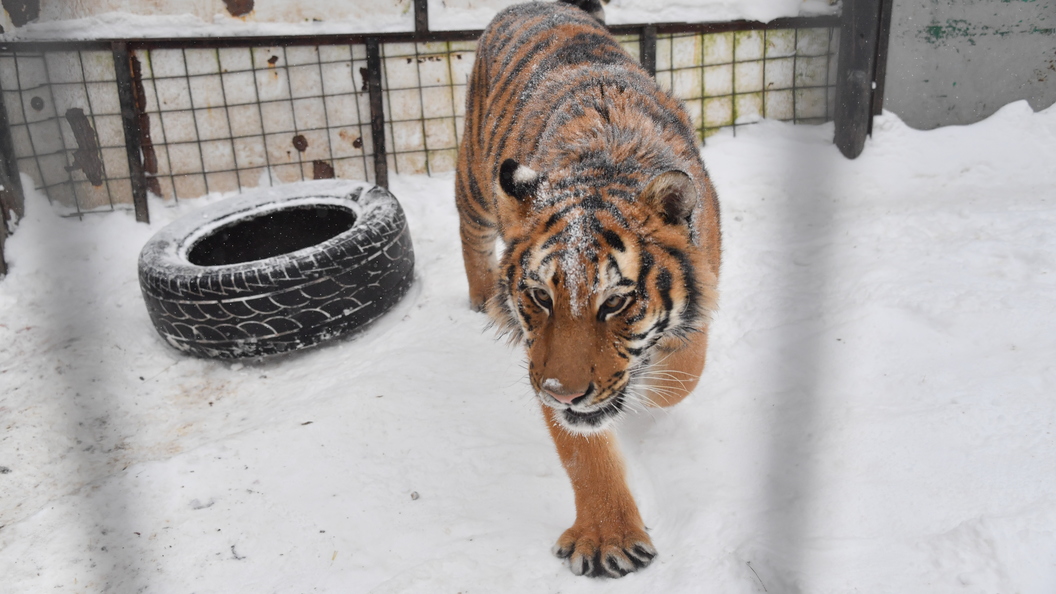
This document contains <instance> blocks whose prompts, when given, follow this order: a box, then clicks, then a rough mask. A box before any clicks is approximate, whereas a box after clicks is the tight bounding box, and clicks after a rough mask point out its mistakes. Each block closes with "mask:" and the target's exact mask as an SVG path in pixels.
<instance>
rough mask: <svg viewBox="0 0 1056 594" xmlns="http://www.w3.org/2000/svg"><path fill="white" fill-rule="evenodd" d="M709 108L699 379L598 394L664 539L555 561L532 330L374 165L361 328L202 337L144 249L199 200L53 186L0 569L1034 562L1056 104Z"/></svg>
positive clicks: (346, 574) (12, 417)
mask: <svg viewBox="0 0 1056 594" xmlns="http://www.w3.org/2000/svg"><path fill="white" fill-rule="evenodd" d="M831 136H832V126H831V125H826V126H820V127H810V126H792V125H789V124H783V123H776V122H763V123H761V124H757V125H753V126H747V127H742V128H738V130H737V136H736V138H734V137H733V136H732V135H731V134H720V135H717V136H714V137H711V138H709V139H708V146H707V147H706V148H705V149H704V158H705V162H706V163H707V164H708V167H709V170H710V172H711V173H712V175H713V177H714V181H715V183H716V186H717V188H718V190H719V193H720V197H721V199H722V203H723V209H724V210H723V215H724V224H725V233H724V236H725V254H724V258H725V260H724V265H723V277H722V279H721V286H720V288H721V303H720V310H719V311H718V313H717V314H716V317H715V323H714V327H713V334H712V340H711V357H710V361H709V364H708V368H707V369H706V371H705V375H704V377H703V379H702V381H701V384H700V387H699V388H698V389H697V390H696V392H695V393H694V394H693V395H691V397H690V398H688V399H687V400H686V401H685V402H683V403H681V404H679V405H678V406H677V407H675V408H673V409H671V410H660V411H653V412H650V413H649V414H642V415H639V416H631V417H628V418H626V419H624V420H623V421H622V422H621V424H620V429H619V430H620V432H621V439H622V442H623V444H624V450H625V455H626V458H627V463H628V468H629V471H630V474H631V485H632V489H633V491H634V493H635V496H636V498H637V500H638V501H639V504H640V506H641V509H642V513H643V517H644V518H645V521H646V523H647V525H648V526H649V528H650V534H651V536H652V538H653V540H654V543H655V544H656V546H657V549H658V550H659V551H660V556H659V557H658V558H657V560H656V561H655V562H654V563H653V564H652V565H651V566H650V567H649V568H647V569H646V570H644V571H643V572H641V573H640V574H635V575H630V576H627V577H625V578H623V579H621V580H618V581H613V580H605V581H601V582H599V581H596V580H589V579H586V578H580V577H576V576H573V575H572V574H571V572H569V570H568V568H567V567H565V566H564V565H563V564H562V562H561V561H559V560H558V559H556V558H554V557H553V556H552V555H551V554H550V546H551V545H552V544H553V542H554V540H556V538H557V537H558V536H559V535H560V534H561V532H562V531H563V530H564V529H565V528H567V527H568V525H570V524H571V522H572V520H573V515H574V511H573V502H572V492H571V488H570V486H569V484H568V480H567V478H566V477H565V476H564V473H563V471H562V469H561V467H560V464H559V462H558V459H557V456H556V455H555V452H554V450H553V446H552V445H551V443H550V439H549V437H548V435H547V431H546V429H545V427H544V424H543V422H542V417H541V414H540V412H539V408H538V405H537V403H536V401H535V398H534V396H533V395H532V394H531V389H530V387H529V385H528V383H527V380H526V378H525V372H524V368H523V362H522V354H521V351H520V350H519V349H518V348H510V347H507V346H506V345H505V344H504V343H502V342H500V341H497V340H495V338H494V337H493V334H492V332H490V331H485V329H484V328H485V325H486V320H485V318H484V317H483V316H482V315H481V314H478V313H474V312H472V311H470V309H469V307H468V299H467V293H466V284H465V280H464V273H463V270H462V262H461V256H460V251H459V240H458V231H457V216H456V213H455V209H454V204H453V197H452V194H453V189H452V186H453V180H452V179H451V178H450V177H441V178H434V179H429V178H424V177H405V176H395V177H394V179H393V181H392V189H393V192H394V194H395V195H396V196H397V197H399V198H400V200H401V202H402V204H403V206H404V208H405V210H406V213H407V216H408V221H409V224H410V225H411V231H412V234H413V237H414V242H415V250H416V254H417V277H418V278H417V280H416V285H415V287H414V288H413V289H412V291H411V294H409V295H408V296H407V298H406V299H405V300H404V301H403V302H402V303H401V304H400V305H399V306H398V307H397V308H396V310H394V311H393V312H391V313H390V314H389V315H387V316H386V317H384V318H383V319H382V320H381V321H380V322H379V323H377V324H376V325H374V326H373V327H371V328H370V329H369V330H367V331H366V332H365V333H363V334H361V335H360V336H358V337H356V338H354V339H350V340H340V341H337V342H334V343H330V344H328V345H326V346H323V347H320V348H316V349H312V350H308V351H302V352H298V353H295V354H292V355H287V356H282V357H278V358H275V359H269V360H264V361H248V362H243V363H237V364H231V363H223V362H218V361H211V360H199V359H193V358H188V357H185V356H183V355H181V354H180V353H179V352H177V351H175V350H174V349H172V348H170V347H168V346H166V344H165V343H164V342H163V340H162V339H161V338H160V337H159V336H158V335H157V334H156V333H155V332H154V330H153V328H152V327H151V325H150V322H149V320H148V318H147V313H146V310H145V308H144V306H143V303H142V300H141V297H140V294H139V287H138V284H137V278H136V258H137V255H138V253H139V250H140V248H141V247H142V245H143V244H144V242H146V240H147V239H148V238H149V237H150V235H151V234H152V233H154V232H155V231H157V230H158V229H159V228H160V227H161V226H163V225H164V224H166V223H167V222H168V221H171V220H174V219H175V218H176V217H178V216H180V215H182V214H185V213H187V212H191V211H193V210H194V209H198V208H200V207H201V206H202V205H204V204H206V203H210V202H213V201H215V200H217V199H218V198H219V197H218V196H210V197H207V198H203V199H201V200H197V201H183V202H181V203H180V204H179V206H177V207H172V206H170V205H165V204H162V203H161V202H157V201H155V202H153V203H152V204H151V215H152V219H153V223H152V224H151V225H149V226H148V225H143V224H137V223H135V222H134V221H133V217H132V216H131V213H126V212H117V213H108V214H92V215H88V216H85V218H84V220H80V221H79V220H76V219H70V218H60V217H58V216H57V215H56V214H54V212H53V211H52V210H51V209H50V208H49V207H48V206H47V205H46V201H45V199H44V198H43V197H42V196H40V195H37V194H33V195H30V196H29V197H28V199H27V213H26V217H25V218H24V219H23V220H22V221H21V222H20V224H19V227H18V229H17V230H16V232H15V233H14V235H13V236H12V237H11V238H10V239H9V242H8V243H7V246H6V248H7V250H8V258H9V261H10V264H11V272H10V274H9V275H8V276H7V277H6V278H5V279H3V280H2V281H0V345H2V346H0V394H2V397H0V422H2V427H3V430H2V432H0V467H2V468H0V526H2V527H0V567H3V568H4V569H3V575H4V579H3V580H2V581H0V592H44V591H52V590H54V589H58V588H61V589H62V591H64V592H101V591H104V590H107V589H108V588H109V589H110V590H111V591H117V592H126V591H138V590H140V589H141V588H143V589H144V591H149V592H189V591H196V592H224V593H226V592H458V591H461V592H499V591H502V592H539V591H547V592H556V591H561V592H596V591H600V590H602V589H604V590H605V591H607V592H644V591H649V592H716V593H723V594H737V593H755V592H764V591H765V592H771V593H773V592H796V591H802V592H854V591H859V592H898V593H928V594H932V593H946V592H950V593H952V592H958V593H960V592H987V593H989V592H1020V593H1023V594H1027V593H1039V594H1041V593H1051V592H1053V591H1056V495H1054V494H1056V473H1054V472H1052V470H1053V468H1056V448H1053V436H1052V432H1053V430H1054V421H1056V399H1054V398H1053V397H1052V395H1053V393H1054V391H1056V367H1054V361H1056V357H1054V356H1053V355H1054V353H1056V338H1054V337H1056V332H1054V331H1056V231H1054V229H1056V190H1054V188H1056V168H1054V167H1053V166H1052V164H1053V163H1056V108H1049V109H1048V110H1045V111H1043V112H1039V113H1032V112H1031V110H1030V108H1029V107H1028V106H1027V104H1026V103H1025V102H1020V103H1015V104H1012V105H1009V106H1007V107H1005V108H1004V109H1002V110H1000V111H999V112H998V113H997V114H995V115H994V116H992V117H991V118H989V119H988V120H986V121H984V122H981V123H979V124H975V125H973V126H970V127H950V128H943V129H939V130H934V131H930V132H920V131H914V130H911V129H910V128H908V127H907V126H906V125H905V124H903V123H902V122H901V121H899V119H898V118H897V117H896V116H894V115H892V114H885V115H883V116H881V117H879V118H877V119H876V121H875V124H874V136H873V138H872V139H871V140H870V141H869V142H868V143H867V146H866V149H865V152H864V153H863V155H862V156H861V157H860V158H858V159H857V160H855V161H848V160H845V159H843V158H842V157H841V156H840V155H839V152H838V151H837V150H836V148H835V147H834V146H833V145H832V143H831Z"/></svg>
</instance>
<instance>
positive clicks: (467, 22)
mask: <svg viewBox="0 0 1056 594" xmlns="http://www.w3.org/2000/svg"><path fill="white" fill-rule="evenodd" d="M517 3H518V2H517V1H515V0H430V2H429V5H428V6H429V28H430V29H431V30H433V31H445V30H465V29H483V28H484V27H485V26H487V24H488V22H489V21H491V19H492V18H494V17H495V15H496V14H498V12H499V11H500V10H502V9H503V8H505V7H507V6H510V5H512V4H517ZM216 4H217V5H218V7H213V8H207V7H206V5H203V4H194V5H190V6H189V5H167V4H160V5H159V4H157V3H156V2H155V1H154V0H128V2H126V3H125V4H124V5H123V6H124V10H106V11H99V10H98V9H96V10H94V11H93V10H89V9H86V8H81V9H80V10H76V9H71V10H68V11H63V10H59V9H60V8H61V6H56V7H53V9H52V10H45V12H44V13H43V15H42V17H41V19H40V20H38V21H35V22H32V23H29V24H27V25H25V26H23V27H20V28H17V29H16V28H10V29H9V30H8V31H7V32H6V33H5V34H3V35H0V39H2V40H6V41H14V40H34V39H125V38H130V37H136V38H139V37H147V38H167V37H224V36H242V35H247V36H255V35H335V34H349V33H387V32H398V31H413V30H414V13H413V10H412V4H411V3H410V2H406V3H403V4H400V3H397V5H396V6H394V5H393V4H392V2H391V0H357V1H356V2H353V3H351V4H345V5H342V6H340V7H339V8H340V10H334V11H332V12H331V13H330V14H329V15H327V16H326V18H321V19H319V18H314V19H307V18H304V17H303V15H302V13H304V12H305V11H308V12H310V13H311V14H313V15H314V14H315V13H316V7H311V6H307V7H306V6H298V5H297V4H296V3H293V4H288V5H287V6H286V8H285V9H283V8H281V7H280V6H273V4H278V3H274V2H273V3H269V5H268V6H267V7H266V8H267V9H268V10H263V11H256V12H252V13H250V14H248V15H246V16H244V17H232V16H231V15H230V14H228V13H226V12H224V11H223V7H222V5H220V3H216ZM45 8H47V7H45ZM75 8H76V7H75ZM838 8H839V7H838V5H837V4H836V3H835V2H832V3H830V2H829V0H611V2H609V4H607V5H606V6H605V17H606V22H607V23H608V24H610V25H618V24H636V23H664V22H720V21H732V20H738V19H747V20H758V21H763V22H769V21H771V20H774V19H776V18H780V17H795V16H814V15H819V14H835V13H836V12H837V11H838ZM301 9H304V10H301ZM181 10H182V11H184V12H181ZM211 10H215V12H210V11H211ZM194 11H197V12H194ZM88 13H92V14H88ZM69 14H76V15H85V16H78V17H76V18H71V17H70V16H69ZM295 16H301V18H300V19H296V18H294V17H295Z"/></svg>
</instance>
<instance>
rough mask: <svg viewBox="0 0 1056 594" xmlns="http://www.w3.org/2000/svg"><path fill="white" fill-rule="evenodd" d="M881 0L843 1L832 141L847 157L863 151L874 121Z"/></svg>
mask: <svg viewBox="0 0 1056 594" xmlns="http://www.w3.org/2000/svg"><path fill="white" fill-rule="evenodd" d="M881 3H882V0H848V1H846V2H844V4H843V14H842V15H841V21H842V23H841V27H840V61H839V68H838V70H837V73H836V110H835V114H834V115H835V120H836V137H835V138H834V139H833V141H834V142H835V143H836V146H837V147H839V149H840V152H841V153H843V155H844V156H845V157H847V158H848V159H854V158H855V157H857V156H858V155H860V154H861V153H862V149H864V148H865V137H866V136H867V135H868V134H869V132H870V127H871V125H872V117H873V116H872V113H873V86H874V82H875V78H874V77H875V75H876V63H877V59H876V57H877V56H876V54H877V48H878V46H879V39H878V38H879V36H880V18H881V14H880V8H881Z"/></svg>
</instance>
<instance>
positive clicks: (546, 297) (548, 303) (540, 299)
mask: <svg viewBox="0 0 1056 594" xmlns="http://www.w3.org/2000/svg"><path fill="white" fill-rule="evenodd" d="M528 296H529V297H531V298H532V301H534V302H535V304H536V305H538V306H539V307H541V308H543V309H545V310H546V311H550V310H551V308H552V307H553V305H554V300H553V299H551V298H550V294H549V293H547V292H546V291H544V290H542V289H539V288H532V289H529V290H528Z"/></svg>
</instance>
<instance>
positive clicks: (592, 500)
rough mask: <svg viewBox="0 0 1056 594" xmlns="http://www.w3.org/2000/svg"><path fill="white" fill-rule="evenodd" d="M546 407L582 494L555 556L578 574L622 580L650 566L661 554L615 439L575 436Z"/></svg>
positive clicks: (606, 433) (559, 451)
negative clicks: (641, 512) (644, 520)
mask: <svg viewBox="0 0 1056 594" xmlns="http://www.w3.org/2000/svg"><path fill="white" fill-rule="evenodd" d="M542 407H543V414H544V415H545V416H546V423H547V427H548V428H549V429H550V436H551V437H552V438H553V440H554V445H556V446H557V454H558V456H560V458H561V463H562V464H563V465H564V467H565V471H566V472H567V473H568V478H569V479H571V481H572V490H573V491H574V492H575V495H576V522H575V523H574V524H573V525H572V527H571V528H569V529H568V530H566V531H565V533H564V534H562V535H561V538H559V539H558V540H557V544H555V545H554V549H553V551H554V554H555V555H557V556H558V557H561V558H567V559H569V562H570V563H571V565H572V573H574V574H576V575H590V576H595V577H596V576H602V575H607V576H610V577H621V576H624V575H626V574H628V573H630V572H632V571H637V570H638V569H641V568H643V567H645V566H646V565H649V563H650V562H651V561H652V560H653V557H655V556H656V549H654V548H653V543H652V541H651V540H650V539H649V535H648V534H646V533H645V525H644V524H643V523H642V518H641V516H640V515H639V514H638V506H637V505H636V504H635V503H634V497H633V496H631V491H630V489H629V488H628V487H627V481H626V479H625V477H624V471H623V459H622V457H621V456H620V451H619V447H618V445H617V443H616V436H615V434H614V433H613V432H612V430H611V429H610V430H606V431H603V432H601V433H596V434H592V435H578V434H574V433H570V432H569V431H568V430H566V429H565V428H564V427H562V426H561V425H559V424H558V422H557V420H556V419H555V418H554V411H553V409H551V408H550V407H549V406H546V405H542Z"/></svg>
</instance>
